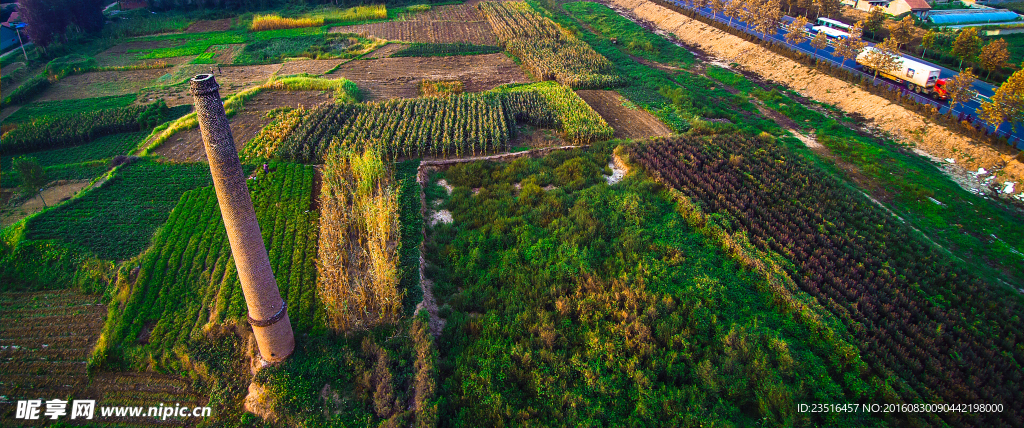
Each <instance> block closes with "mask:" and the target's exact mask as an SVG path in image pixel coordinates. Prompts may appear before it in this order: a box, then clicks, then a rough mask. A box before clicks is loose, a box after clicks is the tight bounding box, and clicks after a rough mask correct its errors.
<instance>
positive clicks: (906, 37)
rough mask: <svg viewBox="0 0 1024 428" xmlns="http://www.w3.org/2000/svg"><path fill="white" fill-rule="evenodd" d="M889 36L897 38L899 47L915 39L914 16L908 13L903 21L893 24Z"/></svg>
mask: <svg viewBox="0 0 1024 428" xmlns="http://www.w3.org/2000/svg"><path fill="white" fill-rule="evenodd" d="M889 37H892V38H893V39H896V43H897V45H896V46H897V47H899V45H906V44H907V43H910V41H911V40H913V39H914V18H911V17H910V15H907V16H906V18H903V20H902V21H899V22H897V23H896V25H893V26H892V29H891V30H889Z"/></svg>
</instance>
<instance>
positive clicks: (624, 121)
mask: <svg viewBox="0 0 1024 428" xmlns="http://www.w3.org/2000/svg"><path fill="white" fill-rule="evenodd" d="M576 93H577V94H579V96H580V97H581V98H583V99H584V100H585V101H586V102H587V104H590V107H593V108H594V110H597V113H598V114H600V115H601V117H603V118H604V120H605V122H608V124H609V125H611V126H612V128H614V129H615V138H625V139H631V140H633V139H642V138H651V137H661V136H666V135H672V130H671V129H669V128H668V127H667V126H665V124H664V123H661V121H660V120H658V118H657V117H654V115H652V114H650V113H648V112H647V111H645V110H643V109H641V108H639V107H637V106H634V105H632V104H631V103H629V101H627V100H626V99H625V98H622V96H621V95H619V93H618V92H615V91H597V90H587V91H576Z"/></svg>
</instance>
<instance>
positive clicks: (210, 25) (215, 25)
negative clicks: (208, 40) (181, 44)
mask: <svg viewBox="0 0 1024 428" xmlns="http://www.w3.org/2000/svg"><path fill="white" fill-rule="evenodd" d="M231 21H232V19H231V18H224V19H218V20H215V21H209V20H202V21H196V22H194V23H192V25H189V26H188V29H187V30H185V32H186V33H208V32H211V31H228V30H230V29H231Z"/></svg>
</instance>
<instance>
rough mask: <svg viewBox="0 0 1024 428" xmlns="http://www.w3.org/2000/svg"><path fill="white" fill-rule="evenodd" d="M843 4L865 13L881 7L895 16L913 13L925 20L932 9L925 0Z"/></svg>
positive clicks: (858, 0)
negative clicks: (925, 16)
mask: <svg viewBox="0 0 1024 428" xmlns="http://www.w3.org/2000/svg"><path fill="white" fill-rule="evenodd" d="M843 4H845V5H847V6H850V7H852V8H854V9H857V10H863V11H865V12H870V11H871V9H874V8H876V7H880V8H882V9H884V10H885V13H888V14H889V15H893V16H897V15H902V14H904V13H907V12H911V13H913V14H914V15H915V16H917V17H919V18H923V17H924V15H925V14H926V13H928V11H929V10H931V9H932V7H931V6H930V5H928V2H927V1H925V0H843Z"/></svg>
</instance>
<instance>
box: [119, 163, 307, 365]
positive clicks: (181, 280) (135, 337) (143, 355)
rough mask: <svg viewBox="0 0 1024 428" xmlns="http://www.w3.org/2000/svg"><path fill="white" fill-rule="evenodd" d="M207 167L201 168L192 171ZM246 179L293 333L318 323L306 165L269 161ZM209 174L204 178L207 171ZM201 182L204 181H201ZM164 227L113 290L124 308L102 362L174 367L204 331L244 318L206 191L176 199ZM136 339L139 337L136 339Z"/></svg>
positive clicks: (238, 287)
mask: <svg viewBox="0 0 1024 428" xmlns="http://www.w3.org/2000/svg"><path fill="white" fill-rule="evenodd" d="M197 167H198V168H200V169H205V168H206V166H205V165H197ZM269 167H270V168H271V172H270V173H269V174H263V173H262V171H261V170H260V171H259V172H258V173H257V175H256V178H255V179H253V180H249V184H250V192H251V193H252V197H253V205H254V206H255V207H256V216H257V220H258V221H259V222H260V225H261V226H262V227H261V229H262V234H263V239H264V242H265V243H266V246H267V249H268V250H269V255H270V263H271V267H272V269H273V270H274V273H275V277H276V279H277V286H278V288H279V289H280V290H281V297H282V298H283V299H285V301H286V302H287V303H288V316H289V318H290V319H291V321H292V323H293V325H294V326H295V328H296V329H300V330H303V331H310V330H312V329H314V328H316V327H317V326H320V327H321V328H322V326H323V321H322V319H321V318H319V317H322V314H321V315H318V313H317V312H318V308H319V304H318V302H317V299H316V292H315V288H314V285H315V284H316V267H315V260H316V253H317V249H316V229H317V227H316V225H317V217H318V216H317V212H316V210H311V208H313V207H312V205H311V204H312V196H313V195H312V185H313V174H314V171H313V169H312V168H311V167H305V166H301V165H294V164H287V163H273V164H271V165H270V166H269ZM206 174H207V176H208V175H209V172H206ZM207 181H209V180H208V178H207ZM180 196H181V197H180V199H179V200H177V201H176V203H177V205H176V206H175V207H174V210H173V211H171V213H170V216H169V217H167V222H166V223H165V224H164V225H163V227H162V228H161V229H160V232H159V233H157V235H156V236H155V237H154V238H153V243H152V245H151V246H150V248H149V250H147V251H146V252H145V253H144V254H143V255H142V256H141V257H139V258H138V259H137V263H138V266H140V269H139V270H138V273H137V275H138V277H137V279H136V280H135V281H134V284H131V283H125V284H123V285H122V287H124V288H122V289H120V290H119V293H121V294H119V295H118V298H119V299H122V300H121V301H120V302H119V303H120V304H123V305H124V306H123V310H122V311H119V312H118V313H116V316H114V317H111V318H110V319H109V320H108V325H107V327H106V329H105V330H106V331H108V332H109V334H110V337H109V338H108V343H109V344H110V349H108V350H105V351H104V352H106V353H107V355H108V358H109V356H111V355H117V356H119V358H124V359H125V360H126V361H128V362H129V363H133V364H145V363H146V361H147V360H148V359H149V358H152V359H154V360H156V361H159V362H161V364H162V365H164V366H165V367H176V366H177V365H178V364H177V363H175V362H174V360H175V359H176V356H175V355H174V353H175V352H174V350H175V349H176V346H177V347H183V346H186V345H188V344H189V343H190V340H192V339H195V338H197V337H201V336H202V333H203V332H204V328H208V326H209V325H216V324H220V323H225V322H235V321H239V320H244V318H245V316H246V306H245V299H244V297H243V296H242V290H241V285H240V283H239V280H238V273H237V270H236V269H235V263H234V259H233V258H232V257H231V248H230V245H229V243H228V239H227V234H226V232H225V229H224V222H223V220H222V219H221V216H220V209H219V208H218V205H217V195H216V193H215V192H214V189H213V188H212V187H205V188H200V189H195V190H191V191H188V192H184V193H180ZM140 335H141V336H140Z"/></svg>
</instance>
